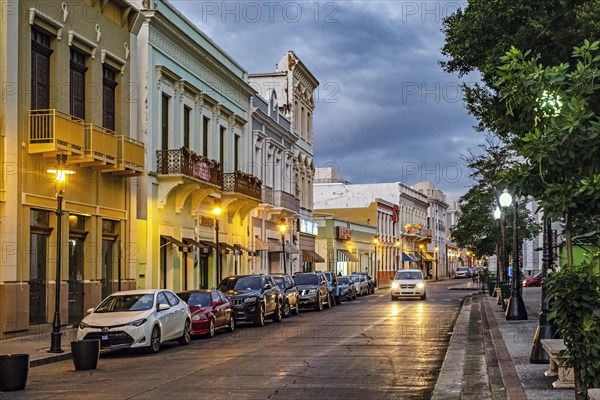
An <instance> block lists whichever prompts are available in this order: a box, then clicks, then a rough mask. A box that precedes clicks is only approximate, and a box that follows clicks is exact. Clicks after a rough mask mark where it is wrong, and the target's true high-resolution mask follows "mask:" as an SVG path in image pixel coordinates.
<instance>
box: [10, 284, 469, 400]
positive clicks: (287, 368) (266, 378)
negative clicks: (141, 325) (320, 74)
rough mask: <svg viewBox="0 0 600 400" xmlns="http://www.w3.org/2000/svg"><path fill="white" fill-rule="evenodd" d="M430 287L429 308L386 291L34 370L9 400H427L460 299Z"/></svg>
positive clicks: (441, 286)
mask: <svg viewBox="0 0 600 400" xmlns="http://www.w3.org/2000/svg"><path fill="white" fill-rule="evenodd" d="M458 283H461V282H458V281H445V282H436V283H430V284H429V285H428V293H427V300H426V301H419V300H400V301H391V300H390V296H389V290H388V289H381V290H379V291H378V292H377V293H376V294H374V295H370V296H366V297H362V298H359V299H358V300H356V301H352V302H344V303H343V304H342V305H339V306H336V307H334V308H333V309H331V310H324V311H322V312H318V311H312V310H306V311H305V310H303V311H302V312H301V313H300V315H299V316H298V317H295V316H292V317H291V318H288V319H285V320H283V322H281V323H273V322H270V321H269V322H267V325H266V326H265V327H263V328H256V327H253V326H250V325H242V324H240V325H238V328H237V329H236V331H235V332H234V333H220V334H217V336H216V337H215V338H213V339H202V338H198V339H194V340H193V341H192V343H191V344H190V345H189V346H179V345H177V344H176V343H173V344H165V345H164V346H163V348H162V349H161V351H160V352H159V353H158V354H155V355H147V354H145V353H143V352H138V351H135V352H134V351H121V352H113V353H103V354H102V355H101V357H100V360H99V363H98V368H97V369H96V370H93V371H75V370H74V367H73V363H72V361H71V360H68V361H62V362H58V363H53V364H48V365H44V366H39V367H35V368H32V369H30V373H29V380H28V383H27V387H26V389H25V390H24V391H21V392H12V393H5V394H3V395H2V398H3V399H53V400H54V399H79V400H81V399H103V400H107V399H182V398H185V399H199V398H206V399H211V400H216V399H228V400H230V399H283V400H294V399H309V400H321V399H329V400H334V399H345V400H349V399H362V400H364V399H374V400H375V399H376V400H384V399H396V400H397V399H419V400H423V399H428V398H430V397H431V393H432V391H433V388H434V386H435V382H436V380H437V376H438V374H439V370H440V368H441V365H442V362H443V360H444V357H445V354H446V349H447V347H448V341H449V339H450V335H449V332H451V331H452V328H453V325H454V323H455V321H456V318H457V316H458V313H459V311H460V306H461V304H462V299H463V297H464V296H465V292H463V291H450V290H447V288H448V287H449V286H451V285H452V284H458Z"/></svg>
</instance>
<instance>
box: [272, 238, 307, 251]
mask: <svg viewBox="0 0 600 400" xmlns="http://www.w3.org/2000/svg"><path fill="white" fill-rule="evenodd" d="M282 251H283V246H282V245H281V241H279V240H277V239H269V253H281V252H282ZM285 253H286V254H299V253H300V250H298V248H297V247H296V246H294V245H293V244H291V243H286V244H285Z"/></svg>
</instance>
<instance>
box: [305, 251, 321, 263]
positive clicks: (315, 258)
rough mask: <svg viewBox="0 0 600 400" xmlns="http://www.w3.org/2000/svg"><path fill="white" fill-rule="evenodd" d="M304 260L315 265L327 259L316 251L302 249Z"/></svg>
mask: <svg viewBox="0 0 600 400" xmlns="http://www.w3.org/2000/svg"><path fill="white" fill-rule="evenodd" d="M302 259H303V260H304V262H308V263H315V262H325V259H324V258H323V257H321V256H320V255H319V254H318V253H317V252H316V251H314V250H308V249H302Z"/></svg>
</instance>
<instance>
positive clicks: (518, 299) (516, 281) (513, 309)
mask: <svg viewBox="0 0 600 400" xmlns="http://www.w3.org/2000/svg"><path fill="white" fill-rule="evenodd" d="M505 194H507V195H508V192H507V190H506V189H504V193H502V195H501V196H500V205H502V204H503V203H502V196H504V195H505ZM508 196H509V197H510V195H508ZM504 204H506V202H505V203H504ZM509 205H510V204H509ZM518 215H519V198H518V197H517V196H515V214H514V215H513V274H512V278H513V281H512V292H511V296H510V299H509V300H508V306H507V307H506V320H507V321H515V320H526V319H527V309H526V308H525V303H524V302H523V297H522V296H521V295H522V292H521V291H522V290H523V286H522V285H521V267H520V260H519V233H518V231H519V227H518Z"/></svg>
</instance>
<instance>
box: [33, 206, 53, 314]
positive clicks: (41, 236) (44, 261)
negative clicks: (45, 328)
mask: <svg viewBox="0 0 600 400" xmlns="http://www.w3.org/2000/svg"><path fill="white" fill-rule="evenodd" d="M30 215H31V227H30V230H29V232H30V233H29V323H30V324H32V325H35V324H45V323H47V322H48V319H47V302H46V295H47V294H46V286H47V284H48V278H47V273H48V256H49V254H48V240H49V238H50V233H51V232H52V228H50V226H49V223H50V213H49V212H48V211H41V210H31V214H30Z"/></svg>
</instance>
